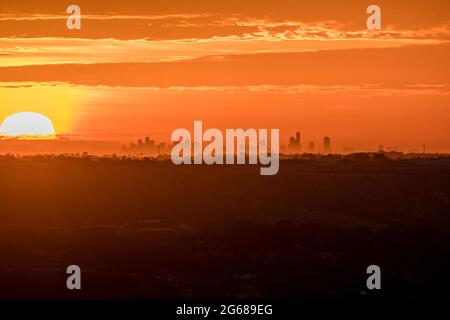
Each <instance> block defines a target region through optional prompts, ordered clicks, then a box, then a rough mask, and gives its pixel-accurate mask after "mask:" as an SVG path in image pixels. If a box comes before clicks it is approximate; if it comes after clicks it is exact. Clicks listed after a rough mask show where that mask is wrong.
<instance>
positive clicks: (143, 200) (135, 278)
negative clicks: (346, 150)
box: [0, 156, 450, 299]
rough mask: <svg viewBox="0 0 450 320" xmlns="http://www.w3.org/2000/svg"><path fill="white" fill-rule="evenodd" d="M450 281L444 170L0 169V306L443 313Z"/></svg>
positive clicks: (352, 160)
mask: <svg viewBox="0 0 450 320" xmlns="http://www.w3.org/2000/svg"><path fill="white" fill-rule="evenodd" d="M72 264H75V265H79V266H80V267H81V269H82V290H81V291H69V290H67V289H66V277H67V275H66V268H67V266H69V265H72ZM371 264H376V265H379V266H380V267H381V271H382V290H380V291H376V292H374V291H369V290H367V288H366V279H367V276H368V275H367V274H366V268H367V266H369V265H371ZM449 270H450V159H449V158H445V157H435V158H431V157H430V158H420V159H419V158H417V159H398V160H389V159H386V158H384V157H377V158H376V159H366V158H365V157H364V156H362V157H361V156H359V157H352V156H348V157H338V156H328V157H321V158H313V159H308V158H300V159H295V160H284V161H282V162H281V164H280V171H279V174H278V175H276V176H260V175H259V167H258V166H179V167H177V166H174V165H173V164H172V163H171V162H169V161H160V160H151V159H146V160H142V159H141V160H132V159H112V158H88V157H84V158H76V157H44V156H41V157H28V158H14V157H10V156H0V298H1V299H5V298H7V299H9V298H64V299H66V298H68V299H72V298H84V299H100V298H102V299H104V298H127V299H128V298H143V299H166V298H186V299H195V298H350V297H351V298H359V299H373V298H422V297H423V298H445V299H450V293H449V292H450V291H449V290H448V288H449V287H450V272H449Z"/></svg>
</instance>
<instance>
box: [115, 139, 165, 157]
mask: <svg viewBox="0 0 450 320" xmlns="http://www.w3.org/2000/svg"><path fill="white" fill-rule="evenodd" d="M167 149H168V148H167V146H166V144H165V143H159V144H158V145H156V144H155V141H154V140H151V139H150V137H145V139H144V140H142V139H139V140H138V141H137V143H134V142H132V143H130V144H129V145H128V146H126V145H125V146H123V147H122V152H123V153H126V154H130V155H145V156H158V155H160V154H166V153H167Z"/></svg>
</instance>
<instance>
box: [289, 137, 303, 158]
mask: <svg viewBox="0 0 450 320" xmlns="http://www.w3.org/2000/svg"><path fill="white" fill-rule="evenodd" d="M288 149H289V152H291V153H300V150H301V143H300V132H296V133H295V137H290V138H289V146H288Z"/></svg>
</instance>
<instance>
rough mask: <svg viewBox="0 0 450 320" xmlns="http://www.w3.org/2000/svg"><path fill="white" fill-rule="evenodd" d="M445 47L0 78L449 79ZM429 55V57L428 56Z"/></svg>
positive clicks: (13, 70)
mask: <svg viewBox="0 0 450 320" xmlns="http://www.w3.org/2000/svg"><path fill="white" fill-rule="evenodd" d="M449 53H450V45H448V44H445V45H429V46H409V47H397V48H369V49H350V50H326V51H316V52H301V53H284V52H281V53H274V52H270V53H259V54H236V55H220V56H213V57H201V58H195V59H190V60H174V61H165V62H146V63H137V62H133V63H129V62H126V63H95V64H59V65H33V66H17V67H1V68H0V81H3V82H28V81H37V82H55V81H56V82H58V81H60V82H65V83H71V84H76V85H79V84H84V85H93V86H94V85H106V86H129V87H162V88H167V87H202V86H211V87H223V86H238V87H239V86H255V85H283V86H295V85H298V84H313V85H363V84H382V85H383V86H387V87H399V86H406V85H416V84H420V83H424V84H428V85H441V84H446V83H450V61H449V60H448V56H449ZM430 57H432V59H431V58H430Z"/></svg>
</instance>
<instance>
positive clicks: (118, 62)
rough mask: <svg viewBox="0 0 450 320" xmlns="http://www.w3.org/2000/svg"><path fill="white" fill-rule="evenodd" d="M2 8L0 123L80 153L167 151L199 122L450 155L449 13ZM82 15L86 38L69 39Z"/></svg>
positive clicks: (440, 4)
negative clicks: (36, 116) (20, 122)
mask: <svg viewBox="0 0 450 320" xmlns="http://www.w3.org/2000/svg"><path fill="white" fill-rule="evenodd" d="M4 2H5V1H2V2H1V3H0V121H1V120H3V119H4V118H5V117H6V116H8V115H10V114H13V113H15V112H21V111H34V112H39V113H42V114H44V115H46V116H48V117H49V118H50V119H52V121H53V122H54V124H55V128H56V130H57V132H58V133H59V134H60V135H66V136H67V137H69V138H72V139H97V140H98V139H104V140H122V141H129V140H131V139H135V138H136V137H141V136H143V135H151V136H153V137H155V138H156V139H160V140H168V137H169V136H170V133H171V132H172V130H174V129H176V128H179V127H187V128H191V127H192V122H193V120H203V122H204V125H205V126H208V127H218V128H237V127H244V128H246V127H254V128H280V131H281V137H282V139H283V140H282V141H281V143H282V144H286V143H287V139H288V136H289V135H293V134H294V132H295V131H297V130H299V131H301V132H302V138H303V144H304V145H306V144H307V143H308V142H309V141H314V142H316V143H320V141H321V139H322V137H323V136H325V135H329V136H331V137H332V141H333V144H334V146H335V149H334V150H335V151H340V150H342V148H344V147H355V148H356V150H373V149H375V148H376V147H377V146H378V145H379V144H383V145H386V146H392V147H396V146H399V147H400V148H402V150H404V151H408V150H414V149H418V148H421V146H422V144H426V145H427V148H428V150H429V151H445V152H450V134H449V128H450V105H449V102H450V95H449V93H450V61H449V57H450V43H449V40H450V10H449V9H450V2H448V1H403V0H402V1H376V2H374V3H376V4H378V5H379V6H380V7H381V10H382V29H381V31H378V32H375V31H369V30H367V29H366V18H367V14H366V13H365V11H366V7H367V5H368V2H366V1H359V0H358V1H357V0H351V1H345V2H344V3H342V2H338V1H324V0H318V1H298V0H297V1H256V0H248V1H234V0H227V1H220V0H210V1H193V0H190V1H182V0H176V1H164V2H163V1H124V0H119V1H111V0H109V1H74V2H73V3H72V2H70V1H69V3H66V2H65V1H55V0H53V1H50V0H47V1H39V3H38V2H31V1H20V0H16V1H10V2H8V3H4ZM70 4H77V5H79V6H80V7H81V11H82V29H81V30H68V29H67V28H66V17H67V15H66V13H65V10H66V7H67V6H68V5H70Z"/></svg>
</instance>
